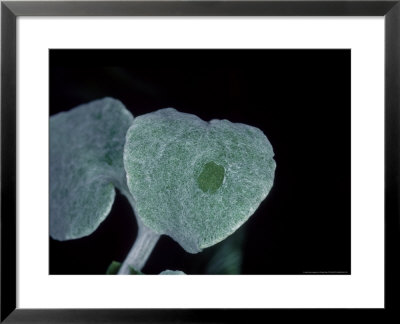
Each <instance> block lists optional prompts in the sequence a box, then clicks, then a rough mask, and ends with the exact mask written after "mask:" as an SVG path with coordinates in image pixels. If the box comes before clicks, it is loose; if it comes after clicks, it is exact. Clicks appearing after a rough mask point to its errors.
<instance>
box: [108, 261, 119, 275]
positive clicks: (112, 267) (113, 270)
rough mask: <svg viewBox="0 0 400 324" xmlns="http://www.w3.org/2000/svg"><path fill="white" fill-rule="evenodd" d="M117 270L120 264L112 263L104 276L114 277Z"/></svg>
mask: <svg viewBox="0 0 400 324" xmlns="http://www.w3.org/2000/svg"><path fill="white" fill-rule="evenodd" d="M119 268H121V262H118V261H113V262H111V263H110V265H109V266H108V268H107V271H106V274H108V275H115V274H117V273H118V271H119Z"/></svg>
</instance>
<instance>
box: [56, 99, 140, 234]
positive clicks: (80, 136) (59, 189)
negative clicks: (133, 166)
mask: <svg viewBox="0 0 400 324" xmlns="http://www.w3.org/2000/svg"><path fill="white" fill-rule="evenodd" d="M132 122H133V116H132V115H131V113H130V112H129V111H128V110H126V108H125V107H124V105H123V104H122V103H121V102H120V101H118V100H115V99H112V98H104V99H101V100H95V101H92V102H90V103H88V104H84V105H80V106H78V107H76V108H74V109H71V110H70V111H68V112H62V113H59V114H56V115H53V116H51V117H50V235H51V236H52V237H53V238H54V239H56V240H60V241H64V240H70V239H77V238H81V237H84V236H87V235H90V234H92V233H93V232H94V231H95V230H96V229H97V227H98V226H99V225H100V223H101V222H102V221H103V220H104V219H105V218H106V217H107V216H108V214H109V212H110V210H111V206H112V204H113V202H114V197H115V189H114V187H117V188H125V187H126V175H125V170H124V166H123V147H124V143H125V135H126V132H127V130H128V128H129V127H130V125H131V124H132Z"/></svg>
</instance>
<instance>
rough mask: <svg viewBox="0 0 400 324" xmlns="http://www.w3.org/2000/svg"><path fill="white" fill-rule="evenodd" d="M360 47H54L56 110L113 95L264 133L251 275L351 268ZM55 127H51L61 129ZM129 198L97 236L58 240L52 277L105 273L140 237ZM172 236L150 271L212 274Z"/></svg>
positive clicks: (248, 261)
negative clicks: (267, 179)
mask: <svg viewBox="0 0 400 324" xmlns="http://www.w3.org/2000/svg"><path fill="white" fill-rule="evenodd" d="M350 57H351V52H350V50H250V49H249V50H50V115H53V114H55V113H57V112H59V111H65V110H69V109H71V108H73V107H75V106H77V105H79V104H82V103H85V102H89V101H91V100H94V99H99V98H102V97H105V96H110V97H114V98H116V99H119V100H121V101H122V102H123V103H124V104H125V106H126V107H127V108H128V109H129V110H130V111H131V112H132V114H133V115H134V116H137V115H141V114H144V113H147V112H151V111H154V110H157V109H161V108H166V107H174V108H176V109H177V110H179V111H182V112H187V113H193V114H196V115H197V116H199V117H200V118H202V119H204V120H210V119H214V118H216V119H228V120H230V121H232V122H241V123H245V124H249V125H252V126H256V127H258V128H260V129H261V130H263V132H264V133H265V134H266V136H267V137H268V139H269V140H270V142H271V144H272V146H273V148H274V151H275V160H276V162H277V169H276V174H275V183H274V186H273V188H272V190H271V192H270V194H269V195H268V197H267V198H266V199H265V200H264V201H263V203H262V204H261V206H260V207H259V209H258V210H257V211H256V213H255V214H254V215H253V216H252V217H251V218H250V219H249V220H248V222H247V223H246V225H245V230H246V233H245V241H244V259H243V264H242V273H243V274H303V273H310V272H317V273H324V272H328V273H335V274H336V272H340V273H347V274H349V273H350V134H351V132H350V131H351V130H350V112H351V111H350V79H351V78H350ZM50 136H51V135H50ZM135 235H136V223H135V219H134V216H133V213H132V211H131V208H130V206H129V204H128V202H127V201H126V200H125V198H124V197H122V196H121V195H117V197H116V200H115V203H114V205H113V208H112V211H111V214H110V215H109V217H108V218H107V219H106V220H105V221H104V222H103V223H102V224H101V225H100V227H99V228H98V230H96V231H95V232H94V233H93V234H92V235H90V236H88V237H85V238H82V239H78V240H73V241H66V242H58V241H55V240H53V239H51V238H50V273H51V274H104V273H105V271H106V269H107V266H108V265H109V264H110V262H111V261H113V260H117V261H123V259H124V257H125V255H126V253H127V252H128V250H129V249H130V247H131V245H132V244H133V242H134V240H135ZM202 267H203V264H202V261H201V253H200V254H196V255H191V254H188V253H186V252H185V251H184V250H183V249H182V248H181V247H180V246H179V245H178V244H177V243H175V242H174V241H173V240H172V239H170V238H168V237H165V236H162V238H161V239H160V241H159V243H158V244H157V246H156V248H155V250H154V251H153V253H152V255H151V257H150V259H149V261H148V263H147V264H146V266H145V267H144V269H143V272H145V273H149V274H152V273H159V272H160V271H162V270H164V269H180V270H183V271H185V272H186V273H203V272H202Z"/></svg>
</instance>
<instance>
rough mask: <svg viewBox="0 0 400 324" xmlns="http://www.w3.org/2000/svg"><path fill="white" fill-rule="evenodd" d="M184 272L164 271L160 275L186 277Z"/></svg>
mask: <svg viewBox="0 0 400 324" xmlns="http://www.w3.org/2000/svg"><path fill="white" fill-rule="evenodd" d="M185 274H186V273H184V272H183V271H180V270H164V271H162V272H160V275H185Z"/></svg>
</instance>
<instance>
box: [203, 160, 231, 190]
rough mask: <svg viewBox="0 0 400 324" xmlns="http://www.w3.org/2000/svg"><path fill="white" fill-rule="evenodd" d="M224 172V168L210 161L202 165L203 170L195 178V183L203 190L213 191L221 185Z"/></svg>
mask: <svg viewBox="0 0 400 324" xmlns="http://www.w3.org/2000/svg"><path fill="white" fill-rule="evenodd" d="M224 174H225V169H224V168H223V167H222V166H220V165H218V164H215V163H214V162H212V161H211V162H208V163H206V164H205V165H204V168H203V171H202V172H201V173H200V175H199V177H198V178H197V183H198V184H199V187H200V189H201V190H203V192H209V193H214V192H216V191H217V190H218V188H219V187H221V185H222V182H223V181H224Z"/></svg>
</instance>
